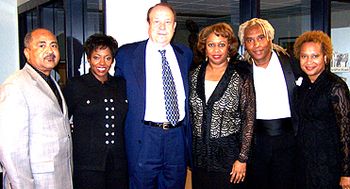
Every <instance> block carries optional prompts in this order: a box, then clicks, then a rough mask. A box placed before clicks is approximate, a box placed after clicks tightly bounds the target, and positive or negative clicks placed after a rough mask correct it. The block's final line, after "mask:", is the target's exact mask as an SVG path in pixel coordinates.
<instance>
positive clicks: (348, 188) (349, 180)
mask: <svg viewBox="0 0 350 189" xmlns="http://www.w3.org/2000/svg"><path fill="white" fill-rule="evenodd" d="M339 185H340V186H341V188H342V189H350V177H340V182H339Z"/></svg>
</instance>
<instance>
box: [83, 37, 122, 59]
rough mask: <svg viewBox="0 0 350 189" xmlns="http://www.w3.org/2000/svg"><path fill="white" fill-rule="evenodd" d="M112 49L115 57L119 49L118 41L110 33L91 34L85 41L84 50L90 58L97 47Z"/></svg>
mask: <svg viewBox="0 0 350 189" xmlns="http://www.w3.org/2000/svg"><path fill="white" fill-rule="evenodd" d="M106 48H109V50H111V52H112V55H113V57H114V56H115V54H116V53H117V50H118V42H117V41H116V40H115V39H114V38H113V37H112V36H109V35H105V34H101V33H96V34H93V35H91V36H90V37H89V38H88V39H87V40H86V41H85V43H84V51H85V53H86V55H87V57H88V58H90V56H91V54H92V52H93V51H95V50H96V49H106Z"/></svg>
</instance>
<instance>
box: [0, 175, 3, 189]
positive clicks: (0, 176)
mask: <svg viewBox="0 0 350 189" xmlns="http://www.w3.org/2000/svg"><path fill="white" fill-rule="evenodd" d="M2 187H3V186H2V172H1V173H0V188H2Z"/></svg>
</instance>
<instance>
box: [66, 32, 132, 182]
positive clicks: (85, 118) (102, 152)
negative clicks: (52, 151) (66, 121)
mask: <svg viewBox="0 0 350 189" xmlns="http://www.w3.org/2000/svg"><path fill="white" fill-rule="evenodd" d="M117 49H118V43H117V41H116V40H115V39H114V38H113V37H111V36H106V35H104V34H94V35H92V36H90V37H89V38H88V39H87V40H86V42H85V44H84V50H85V52H86V55H87V60H88V62H89V64H90V70H89V73H87V74H85V75H82V76H78V77H75V78H73V79H71V80H70V81H69V82H68V83H67V86H66V88H65V89H64V95H65V98H66V102H67V106H68V113H69V115H70V116H73V125H74V127H73V134H72V139H73V168H74V173H73V185H74V189H80V188H81V189H96V188H100V189H112V188H118V189H124V188H127V186H128V179H127V178H128V176H127V162H126V154H125V149H124V120H125V116H126V112H127V108H128V105H127V99H126V90H125V80H124V79H123V78H119V77H112V76H111V75H109V74H108V71H109V69H110V68H111V65H112V63H113V62H114V55H115V53H116V51H117Z"/></svg>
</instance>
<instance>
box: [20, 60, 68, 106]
mask: <svg viewBox="0 0 350 189" xmlns="http://www.w3.org/2000/svg"><path fill="white" fill-rule="evenodd" d="M23 70H25V71H26V72H27V73H28V74H29V75H30V76H31V78H33V80H34V82H35V85H36V86H37V87H38V88H39V89H40V90H41V91H42V92H43V93H44V94H45V95H46V96H47V97H48V98H49V99H50V100H52V101H53V102H54V104H55V105H56V107H57V108H59V109H60V111H61V108H60V105H59V103H58V100H57V97H56V96H55V94H54V93H53V91H52V89H51V88H50V86H49V85H48V84H47V83H46V81H45V80H44V79H43V78H42V77H41V76H40V75H39V73H37V72H36V71H35V70H34V69H33V68H32V67H31V66H30V65H25V66H24V68H23ZM55 84H56V86H58V85H57V83H56V82H55ZM58 89H59V88H58ZM59 92H60V95H61V97H62V104H63V101H64V100H63V99H64V97H63V95H62V93H61V90H59Z"/></svg>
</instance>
